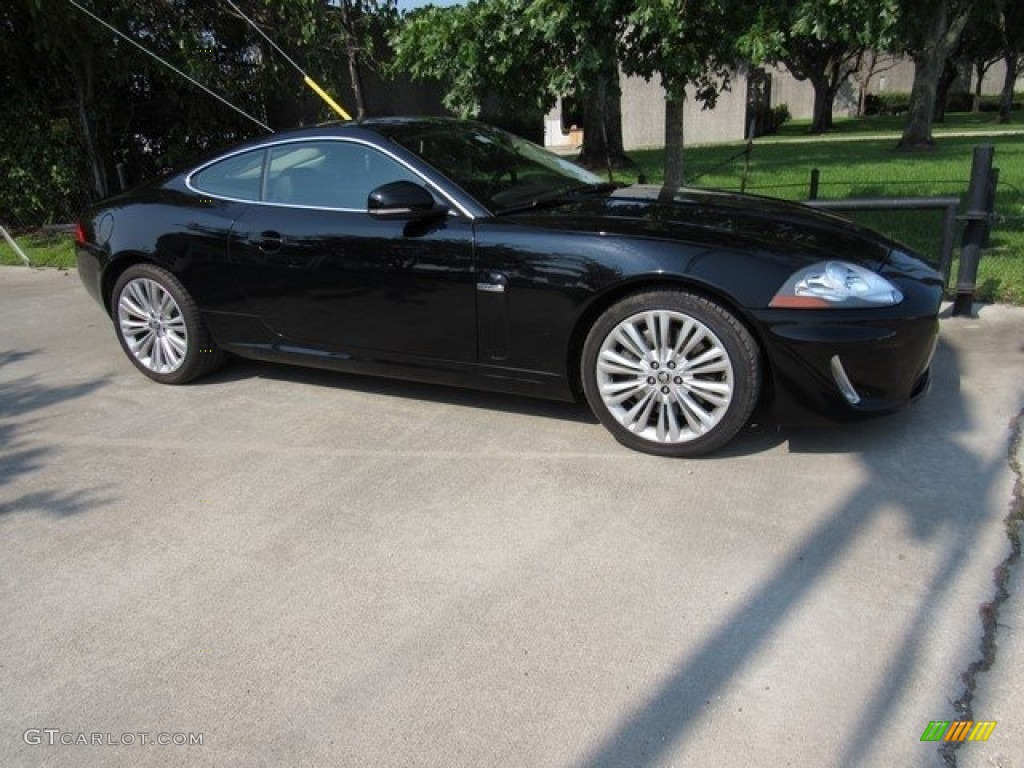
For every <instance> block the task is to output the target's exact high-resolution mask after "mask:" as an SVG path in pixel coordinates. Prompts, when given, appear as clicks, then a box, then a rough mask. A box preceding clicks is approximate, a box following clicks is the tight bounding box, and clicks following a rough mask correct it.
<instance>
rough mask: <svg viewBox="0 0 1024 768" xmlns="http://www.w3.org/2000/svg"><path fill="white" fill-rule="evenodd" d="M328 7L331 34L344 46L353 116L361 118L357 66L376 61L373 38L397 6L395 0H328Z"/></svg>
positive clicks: (363, 112) (385, 28) (392, 18)
mask: <svg viewBox="0 0 1024 768" xmlns="http://www.w3.org/2000/svg"><path fill="white" fill-rule="evenodd" d="M328 7H329V8H330V9H331V10H332V13H331V15H330V16H329V18H330V19H331V20H332V21H333V22H335V25H336V27H337V31H336V32H335V33H334V38H335V39H336V40H338V41H339V42H340V43H341V45H342V47H343V48H344V49H345V61H346V62H347V64H348V76H349V82H350V84H351V86H352V97H353V98H354V99H355V104H356V119H359V120H361V119H362V118H364V117H365V116H366V96H365V91H364V88H363V75H362V71H361V70H362V68H363V67H364V66H376V65H377V61H378V56H377V41H378V40H379V39H380V38H381V37H384V36H386V33H387V31H388V29H389V28H390V27H392V26H393V25H394V23H395V21H396V19H397V15H398V6H397V3H396V1H395V0H328Z"/></svg>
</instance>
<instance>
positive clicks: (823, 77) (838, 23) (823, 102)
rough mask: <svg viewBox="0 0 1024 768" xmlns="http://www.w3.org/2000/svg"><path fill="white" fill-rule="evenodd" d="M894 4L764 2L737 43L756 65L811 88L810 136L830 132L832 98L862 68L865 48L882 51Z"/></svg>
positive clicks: (886, 0) (890, 0)
mask: <svg viewBox="0 0 1024 768" xmlns="http://www.w3.org/2000/svg"><path fill="white" fill-rule="evenodd" d="M897 7H898V3H897V2H896V0H830V1H829V2H820V0H795V1H792V0H768V1H767V2H764V3H762V4H761V5H760V6H759V10H758V11H757V13H756V15H755V17H754V22H753V23H752V24H751V25H750V27H749V28H748V30H747V31H746V32H745V33H744V34H743V35H742V36H741V38H740V46H741V50H743V51H744V53H746V54H747V56H749V57H750V59H751V60H752V61H753V62H754V63H755V64H760V63H764V62H769V63H782V64H784V65H785V67H786V69H788V70H789V72H790V74H792V75H793V77H795V78H796V79H797V80H806V81H808V82H810V83H811V86H812V87H813V88H814V108H813V120H812V123H811V129H810V130H811V132H812V133H823V132H824V131H827V130H828V129H829V128H831V127H832V110H833V106H834V104H835V98H836V94H837V93H838V92H839V89H840V87H841V86H842V85H843V83H844V82H846V80H847V79H848V78H849V77H850V76H851V75H852V74H853V73H855V72H857V71H858V70H859V69H860V66H861V59H862V57H863V55H864V53H865V51H867V50H868V49H871V48H884V47H885V46H886V44H887V43H888V39H889V36H890V35H891V33H892V31H893V29H894V26H895V23H896V19H897V17H898V13H897Z"/></svg>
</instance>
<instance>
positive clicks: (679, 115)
mask: <svg viewBox="0 0 1024 768" xmlns="http://www.w3.org/2000/svg"><path fill="white" fill-rule="evenodd" d="M685 104H686V92H685V91H684V90H683V89H681V88H678V89H677V88H666V89H665V186H666V187H681V186H682V185H683V183H684V178H685V177H684V176H683V139H684V136H683V114H684V107H685Z"/></svg>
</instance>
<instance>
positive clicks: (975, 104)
mask: <svg viewBox="0 0 1024 768" xmlns="http://www.w3.org/2000/svg"><path fill="white" fill-rule="evenodd" d="M986 71H988V67H986V66H985V63H984V62H983V61H981V60H980V59H979V60H978V61H976V62H974V73H975V75H977V77H978V81H977V82H976V83H975V84H974V95H973V97H972V98H971V112H972V113H974V114H978V113H979V112H981V85H982V80H984V79H985V72H986Z"/></svg>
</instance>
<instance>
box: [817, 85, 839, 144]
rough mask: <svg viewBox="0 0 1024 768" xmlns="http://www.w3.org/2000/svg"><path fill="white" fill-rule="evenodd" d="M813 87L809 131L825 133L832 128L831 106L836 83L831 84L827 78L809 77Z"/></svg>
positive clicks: (836, 89)
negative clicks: (812, 105) (812, 107)
mask: <svg viewBox="0 0 1024 768" xmlns="http://www.w3.org/2000/svg"><path fill="white" fill-rule="evenodd" d="M810 80H811V85H812V86H813V87H814V109H813V116H814V119H813V120H812V121H811V129H810V132H811V133H825V131H827V130H829V129H831V128H832V125H833V123H832V107H833V105H834V104H835V101H836V92H837V91H838V89H839V86H838V85H835V86H833V85H832V84H831V83H830V82H829V80H827V79H825V78H821V77H812V78H810Z"/></svg>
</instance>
